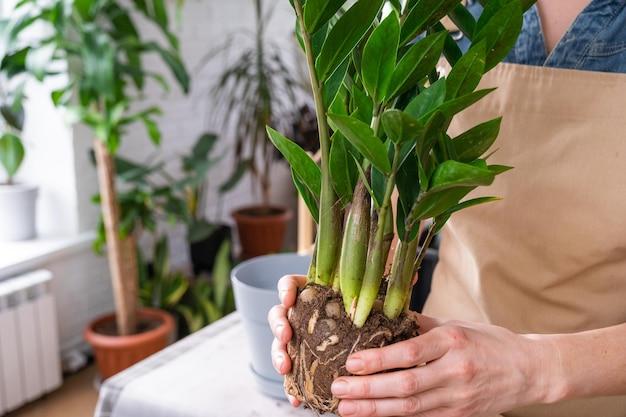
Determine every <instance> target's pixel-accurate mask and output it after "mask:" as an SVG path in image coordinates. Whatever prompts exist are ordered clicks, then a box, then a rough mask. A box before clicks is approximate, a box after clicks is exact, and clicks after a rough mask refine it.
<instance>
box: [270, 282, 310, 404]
mask: <svg viewBox="0 0 626 417" xmlns="http://www.w3.org/2000/svg"><path fill="white" fill-rule="evenodd" d="M305 285H306V277H305V276H303V275H287V276H284V277H282V278H281V279H280V281H278V296H279V298H280V302H281V304H279V305H276V306H274V307H272V309H271V310H270V312H269V314H268V316H267V320H268V321H269V322H270V327H271V328H272V333H274V341H273V342H272V363H273V364H274V368H275V369H276V371H277V372H278V373H280V374H281V375H285V374H288V373H289V372H290V371H291V359H290V358H289V355H288V354H287V343H289V341H290V340H291V336H292V335H293V333H292V330H291V326H290V325H289V321H288V320H287V312H288V311H289V309H290V308H291V307H293V306H294V304H295V303H296V298H297V296H298V288H301V287H304V286H305ZM287 398H288V399H289V402H290V403H291V404H292V405H293V406H294V407H297V406H299V405H300V402H299V401H298V400H296V399H295V398H294V397H292V396H291V395H287Z"/></svg>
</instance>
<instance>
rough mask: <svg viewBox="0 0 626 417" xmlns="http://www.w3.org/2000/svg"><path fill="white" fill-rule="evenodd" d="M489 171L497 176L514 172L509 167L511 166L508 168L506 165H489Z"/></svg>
mask: <svg viewBox="0 0 626 417" xmlns="http://www.w3.org/2000/svg"><path fill="white" fill-rule="evenodd" d="M487 169H489V171H491V172H492V173H494V174H495V175H500V174H503V173H505V172H507V171H510V170H512V169H513V167H509V166H506V165H489V166H488V167H487Z"/></svg>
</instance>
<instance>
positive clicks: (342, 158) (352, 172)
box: [270, 0, 529, 326]
mask: <svg viewBox="0 0 626 417" xmlns="http://www.w3.org/2000/svg"><path fill="white" fill-rule="evenodd" d="M383 3H385V2H382V1H370V0H357V1H356V2H355V3H354V4H353V5H352V6H351V7H350V8H349V9H348V10H347V11H345V13H344V12H342V11H340V10H339V9H340V8H341V6H342V5H343V2H334V1H322V0H320V1H315V0H308V1H307V2H306V4H305V8H304V11H303V9H302V0H293V1H292V5H293V6H294V9H295V11H296V15H297V17H298V25H297V27H298V28H299V33H298V34H299V37H300V39H301V41H302V42H301V43H302V45H303V46H304V48H305V52H306V54H307V58H308V60H307V61H308V64H309V72H310V75H311V80H312V87H313V90H314V97H315V99H316V108H317V111H318V114H317V116H318V120H319V123H320V126H322V127H324V128H325V129H328V131H327V132H326V131H322V132H320V133H321V134H320V141H321V142H322V143H325V140H326V139H327V138H331V139H330V140H329V141H328V142H329V144H330V149H329V152H328V153H324V152H323V153H322V161H321V167H322V168H321V172H320V173H321V178H322V184H326V183H330V184H332V187H333V191H334V192H335V193H336V197H337V199H338V202H339V203H341V204H334V203H333V205H332V208H333V209H329V208H328V206H327V207H326V208H325V209H322V211H321V212H320V213H319V216H320V218H319V224H320V230H321V231H322V230H328V229H329V228H334V229H337V228H338V229H339V230H338V233H340V234H344V236H343V243H342V247H341V255H340V259H339V262H338V264H339V265H340V268H339V271H340V272H339V276H338V280H339V282H341V284H342V286H343V285H344V284H345V285H346V287H345V288H346V292H345V293H344V294H343V296H344V305H345V307H346V310H347V312H348V314H349V315H350V317H352V318H353V321H354V323H355V325H357V326H362V325H363V323H364V322H365V320H366V319H367V316H368V315H369V313H370V311H371V309H372V306H373V304H374V301H375V300H376V298H377V296H378V294H379V287H380V283H381V281H382V274H383V273H384V262H385V260H386V259H387V252H388V247H389V246H388V244H387V243H386V242H389V239H390V236H389V233H393V225H394V223H395V225H396V226H397V227H396V229H397V231H398V238H399V239H400V241H401V248H402V249H401V250H400V251H399V252H398V253H397V256H396V257H395V258H394V264H393V266H392V269H391V276H390V278H389V281H388V288H389V291H388V293H387V297H388V298H389V299H388V300H387V301H389V303H388V302H387V301H386V302H385V312H386V314H388V315H389V316H388V317H389V318H395V317H397V314H399V313H400V312H401V311H402V307H403V306H404V305H405V301H406V300H407V299H408V295H407V294H406V292H407V291H409V289H410V280H411V279H412V277H413V272H414V271H415V270H416V269H417V268H419V264H420V262H421V261H422V259H423V255H424V251H423V250H421V251H420V253H419V254H416V253H415V250H416V249H417V243H416V239H417V235H418V231H419V226H420V225H421V224H424V223H425V222H429V223H431V224H432V226H431V227H430V229H429V230H430V232H429V234H428V235H429V238H428V239H432V237H433V236H434V234H435V233H436V232H438V231H439V230H441V228H442V227H443V225H444V224H445V223H446V222H447V221H448V219H449V218H450V217H451V215H452V214H453V213H455V212H457V211H460V210H464V209H468V208H470V207H474V206H476V205H479V204H484V203H488V202H492V201H494V200H495V198H493V197H485V198H483V197H481V198H475V199H469V200H465V201H464V200H463V199H464V198H465V197H466V196H467V195H468V194H470V193H471V192H472V191H473V190H475V189H476V188H478V187H481V186H488V185H490V184H492V183H493V181H494V180H495V178H496V176H497V175H500V174H502V173H504V172H506V171H507V170H508V169H510V168H509V167H505V166H498V165H488V164H487V162H486V160H485V156H484V154H485V153H486V152H488V150H489V149H490V148H491V147H492V145H493V144H494V141H495V139H496V137H497V136H498V133H499V130H500V124H501V119H500V118H498V119H495V120H492V121H488V122H485V123H481V124H479V125H478V126H475V127H473V128H471V129H469V130H468V131H467V132H465V133H463V134H461V135H459V136H458V137H456V138H454V139H452V138H450V137H449V136H448V134H447V131H448V127H449V126H450V123H451V122H452V120H453V118H454V117H455V116H456V115H457V114H458V113H460V112H462V111H463V110H465V109H467V108H468V107H470V106H472V105H473V104H475V103H476V102H478V101H480V100H481V99H483V98H484V97H485V96H487V95H488V94H489V93H490V92H492V91H493V89H484V90H476V89H477V87H478V85H479V83H480V80H481V78H482V76H483V75H484V74H485V73H486V72H487V71H489V70H490V69H491V68H493V67H494V66H495V65H496V64H497V63H498V62H500V61H501V60H502V59H503V58H504V57H505V56H506V54H507V53H508V52H509V50H510V49H511V47H512V46H513V45H514V42H515V39H516V37H517V35H518V33H519V31H520V29H521V21H522V11H523V10H526V9H527V8H528V6H529V1H523V2H522V1H520V0H491V1H489V2H486V7H485V12H484V13H483V15H482V16H481V18H480V19H479V20H478V21H476V20H475V19H474V17H473V16H472V15H471V14H470V13H469V12H468V11H467V10H466V9H465V8H464V7H463V6H461V4H460V1H459V0H409V1H407V2H406V4H405V5H404V6H402V4H401V3H400V2H397V1H391V2H389V4H390V5H391V6H392V9H393V10H392V11H391V12H390V13H389V14H387V15H383V14H382V13H381V6H382V5H383ZM333 12H336V15H335V16H331V14H332V13H333ZM446 15H448V16H449V17H450V18H451V19H452V20H453V21H454V22H456V23H457V24H458V25H459V27H460V29H461V30H462V31H463V32H464V33H465V34H466V35H467V37H468V38H469V39H470V40H471V41H472V45H471V48H470V49H469V51H468V52H466V53H465V54H464V53H463V52H462V51H461V50H460V49H459V47H458V46H457V45H456V43H455V42H454V40H453V39H452V37H451V36H450V34H449V33H448V32H447V31H446V30H445V28H444V27H443V25H442V23H441V22H440V19H442V18H443V17H444V16H446ZM313 32H315V33H313ZM321 38H325V39H324V40H323V44H322V45H323V46H322V47H321V49H319V47H318V46H317V45H319V44H320V42H321ZM313 41H314V42H315V43H313ZM442 56H443V57H445V59H447V60H448V63H449V64H450V67H451V70H450V72H449V73H448V74H447V77H443V76H442V74H439V73H438V70H437V66H438V62H439V60H440V59H442ZM313 64H314V65H313ZM331 79H332V86H333V87H332V92H333V93H332V94H330V96H324V94H323V93H324V91H325V90H324V88H325V87H326V82H329V83H330V82H331ZM338 79H341V80H342V81H341V85H340V86H337V85H338V83H337V81H338ZM335 92H336V93H335ZM331 96H332V97H331ZM329 98H332V100H329ZM270 136H271V137H272V138H273V141H274V142H275V144H276V145H277V146H278V147H279V149H280V150H281V152H283V153H286V149H285V145H286V144H287V143H289V142H288V141H286V139H284V138H282V137H281V136H280V135H278V133H276V132H275V131H270ZM276 138H280V140H276ZM285 141H286V142H285ZM299 152H300V151H298V153H299ZM288 161H289V162H290V163H292V170H293V172H294V178H295V179H296V180H297V181H296V186H297V188H298V190H299V191H300V192H301V194H303V197H304V199H305V201H307V204H308V205H309V208H311V210H312V211H314V215H316V216H317V215H318V211H319V207H318V205H316V204H315V203H317V201H316V200H315V198H314V195H313V193H311V192H310V191H311V190H310V187H308V186H307V181H306V180H305V178H304V177H303V175H302V173H300V172H299V170H301V167H299V166H296V165H294V163H295V164H300V165H302V163H301V162H299V160H297V159H296V158H293V157H292V158H288ZM354 168H356V169H354ZM316 172H317V171H316ZM316 178H317V177H316ZM394 189H395V190H397V191H398V195H399V204H398V208H397V212H396V213H392V211H391V209H390V207H391V204H390V200H391V195H392V192H393V191H394ZM356 190H359V192H358V193H357V192H356ZM307 193H308V195H307ZM364 196H365V197H366V198H367V199H368V201H367V204H364V203H363V201H362V199H363V197H364ZM320 206H321V207H324V205H323V204H320ZM337 208H339V209H340V213H339V214H337V213H336V209H337ZM370 210H371V213H370ZM365 214H367V215H368V216H369V215H370V214H371V217H367V218H368V219H369V220H368V221H370V224H369V226H370V227H369V230H370V231H371V233H370V234H369V236H367V237H365V238H364V236H362V235H359V236H358V237H357V236H356V234H355V230H357V229H358V230H362V229H363V226H362V225H361V226H359V228H357V229H355V228H354V227H353V226H354V224H355V220H356V219H364V218H365ZM337 217H339V218H347V219H348V221H347V222H346V225H347V226H346V229H345V230H343V229H342V227H341V226H340V225H337V223H336V218H337ZM348 235H349V236H348ZM355 241H358V242H359V244H358V245H354V242H355ZM333 242H334V241H332V242H331V243H328V242H322V241H321V240H318V245H317V247H316V253H317V259H316V265H317V266H318V268H317V270H318V272H317V273H318V274H319V269H320V268H319V265H320V264H322V263H324V264H334V265H336V264H337V263H336V262H335V260H334V259H331V258H332V257H333V256H334V255H335V251H334V249H333V250H330V249H329V247H326V246H327V245H330V244H334V243H333ZM364 247H367V248H368V249H367V256H363V255H364V252H363V248H364ZM422 249H423V248H422ZM357 251H358V253H357ZM326 258H328V259H326ZM357 276H358V279H357ZM361 278H362V279H361ZM316 282H318V283H320V282H322V283H324V284H326V285H330V283H329V282H327V281H324V280H321V281H320V280H316ZM335 282H337V280H335ZM335 286H336V285H335ZM348 286H349V287H348Z"/></svg>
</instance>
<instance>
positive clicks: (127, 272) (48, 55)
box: [12, 0, 189, 334]
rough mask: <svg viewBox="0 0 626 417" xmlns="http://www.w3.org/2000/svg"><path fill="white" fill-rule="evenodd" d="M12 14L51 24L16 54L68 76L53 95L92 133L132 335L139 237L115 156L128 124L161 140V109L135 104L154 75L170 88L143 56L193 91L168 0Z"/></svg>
mask: <svg viewBox="0 0 626 417" xmlns="http://www.w3.org/2000/svg"><path fill="white" fill-rule="evenodd" d="M13 13H15V15H16V16H21V17H20V19H21V21H22V22H23V23H22V24H21V31H22V32H24V31H25V30H26V29H29V28H30V27H32V26H33V25H35V24H38V25H41V26H43V27H45V29H44V30H42V31H41V33H43V36H40V37H39V38H31V37H29V36H24V39H25V40H26V41H25V43H24V45H23V47H21V48H20V49H18V50H16V51H14V52H13V53H12V57H14V58H15V59H17V58H20V57H21V58H22V62H24V63H25V67H26V69H27V70H28V71H29V72H30V73H32V74H33V75H35V76H36V77H37V78H39V79H41V78H43V77H44V76H45V75H46V74H48V73H50V72H61V73H63V74H65V75H66V78H67V79H68V83H67V85H66V86H65V87H63V88H61V89H59V90H56V91H54V92H53V93H52V100H53V102H54V103H55V104H56V105H58V106H65V107H67V108H68V109H69V110H71V114H73V115H74V118H75V120H76V121H78V122H81V123H83V124H85V125H86V126H87V127H89V128H90V130H91V132H92V134H93V139H94V148H95V155H96V160H97V165H98V173H99V180H100V195H101V201H102V211H103V217H104V224H105V227H106V229H107V234H106V235H107V245H108V249H109V253H108V255H109V263H110V269H111V274H112V279H113V280H114V285H113V287H114V288H115V289H116V293H115V301H116V310H117V325H118V331H119V333H120V334H130V333H134V332H135V330H136V305H137V271H136V270H137V268H136V265H137V260H136V253H135V242H134V239H133V236H132V235H130V236H128V235H125V234H123V233H120V216H119V204H118V198H117V192H116V187H115V163H114V158H113V155H114V154H115V152H116V151H117V149H118V148H119V146H120V142H121V140H122V137H123V135H124V133H125V131H126V129H127V128H128V127H129V126H130V125H132V124H134V123H136V122H142V123H143V124H144V125H145V127H146V130H147V133H148V136H149V138H150V139H151V140H152V141H153V142H154V143H155V144H158V143H159V142H160V140H161V134H160V131H159V128H158V126H157V123H156V121H155V116H158V115H159V114H160V109H159V108H158V107H148V108H146V109H143V110H139V111H137V110H136V109H135V108H136V107H137V106H133V104H135V103H137V102H138V101H139V100H140V99H141V98H142V97H141V93H142V92H143V90H144V87H145V86H146V83H147V82H148V80H151V81H155V82H157V83H158V84H160V85H161V86H162V87H163V88H164V89H166V90H168V89H169V85H168V82H167V81H166V79H165V78H164V77H163V75H162V74H161V73H159V72H155V71H154V70H153V69H152V68H148V67H146V66H144V63H143V59H144V57H145V55H147V54H155V55H156V56H157V57H159V58H160V59H161V61H162V62H163V63H164V65H165V67H167V68H169V69H170V70H171V73H172V75H173V78H174V79H175V80H176V81H177V83H178V84H179V85H180V86H181V87H182V89H183V90H184V91H185V92H186V91H187V90H188V88H189V77H188V74H187V71H186V69H185V66H184V65H183V63H182V61H181V58H180V55H179V51H178V40H177V38H176V36H174V35H173V34H172V32H171V31H170V29H169V17H168V10H167V5H166V3H165V1H164V0H133V1H130V2H121V1H117V0H104V1H92V0H83V1H78V0H77V1H71V0H70V1H66V0H52V1H38V0H23V1H21V2H19V3H18V6H17V7H16V9H15V10H14V11H13ZM135 14H142V15H143V17H144V18H146V20H147V22H150V23H151V24H153V26H154V27H156V28H157V30H158V31H160V32H161V34H162V35H163V38H164V39H165V42H158V41H154V40H146V39H144V38H143V37H142V36H141V35H140V33H139V30H138V28H137V26H136V25H135V18H134V15H135ZM41 26H40V27H41ZM26 35H29V34H26ZM30 35H32V33H31V34H30Z"/></svg>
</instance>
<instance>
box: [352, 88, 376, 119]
mask: <svg viewBox="0 0 626 417" xmlns="http://www.w3.org/2000/svg"><path fill="white" fill-rule="evenodd" d="M352 102H353V103H352V104H353V106H354V109H353V110H354V116H356V117H358V119H359V120H360V121H362V122H363V123H366V124H368V125H369V124H370V123H371V121H372V114H373V112H374V103H373V102H372V100H370V98H369V97H368V96H367V94H365V93H364V92H363V90H361V89H360V88H359V87H357V85H356V84H354V85H353V86H352Z"/></svg>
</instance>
